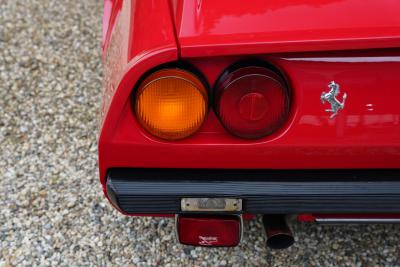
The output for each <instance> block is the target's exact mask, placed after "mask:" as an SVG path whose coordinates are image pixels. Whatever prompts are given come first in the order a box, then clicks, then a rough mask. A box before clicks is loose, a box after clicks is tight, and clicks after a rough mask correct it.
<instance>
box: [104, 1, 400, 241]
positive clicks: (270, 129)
mask: <svg viewBox="0 0 400 267" xmlns="http://www.w3.org/2000/svg"><path fill="white" fill-rule="evenodd" d="M317 2H318V1H306V2H305V3H297V4H284V3H280V4H277V3H265V1H254V3H252V5H248V6H245V7H244V6H243V4H241V2H240V1H180V0H171V1H159V2H157V4H154V3H153V2H152V1H131V0H106V2H105V3H106V4H105V16H104V28H105V30H104V31H103V62H104V70H105V72H104V76H105V80H104V94H103V106H102V111H101V122H100V138H99V166H100V179H101V183H102V185H103V189H104V192H105V195H106V196H107V198H108V199H109V200H110V202H111V203H112V204H113V206H114V207H115V208H117V209H118V210H119V211H121V212H122V213H124V214H126V215H134V216H139V215H140V216H174V217H175V220H176V225H177V237H178V239H179V241H180V242H181V243H183V244H188V245H200V246H235V245H237V244H238V243H239V242H240V239H241V237H242V236H243V220H244V219H250V218H252V217H253V215H257V214H261V215H263V223H264V226H265V232H266V234H267V237H268V241H267V243H268V245H269V246H270V247H272V248H285V247H287V246H289V245H291V244H292V243H293V237H292V233H291V231H290V228H289V227H288V225H287V222H286V218H287V216H291V215H294V216H296V217H297V218H298V219H299V220H301V221H309V222H319V223H366V222H378V223H394V222H400V107H399V104H398V103H399V99H400V98H399V97H400V48H399V47H400V19H399V17H398V16H397V15H396V14H397V13H396V8H397V10H398V8H399V7H400V6H399V4H398V3H397V2H396V1H389V0H387V1H370V2H368V3H364V2H360V3H359V1H356V0H346V1H342V2H340V3H336V2H334V1H327V3H322V4H321V3H320V4H318V3H317ZM360 8H362V10H363V12H359V9H360ZM333 11H335V12H333ZM378 11H379V12H378ZM332 12H333V13H332ZM332 14H336V15H334V16H333V15H332ZM372 18H373V19H372Z"/></svg>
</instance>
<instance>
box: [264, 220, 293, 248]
mask: <svg viewBox="0 0 400 267" xmlns="http://www.w3.org/2000/svg"><path fill="white" fill-rule="evenodd" d="M263 225H264V229H265V233H266V235H267V246H268V247H269V248H271V249H285V248H288V247H290V246H291V245H293V243H294V238H293V234H292V231H290V228H289V226H288V225H287V222H286V216H285V215H282V214H265V215H263Z"/></svg>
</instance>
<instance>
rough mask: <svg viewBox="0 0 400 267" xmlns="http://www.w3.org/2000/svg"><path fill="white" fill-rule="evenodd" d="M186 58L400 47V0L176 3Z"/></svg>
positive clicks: (235, 0) (178, 32)
mask: <svg viewBox="0 0 400 267" xmlns="http://www.w3.org/2000/svg"><path fill="white" fill-rule="evenodd" d="M172 3H173V11H174V18H175V24H176V28H177V35H178V38H179V44H180V48H181V55H182V56H183V57H203V56H215V55H228V54H229V55H237V54H261V53H276V52H292V51H295V52H297V51H327V50H344V49H370V48H389V47H399V46H400V17H399V16H398V10H399V6H398V5H399V3H398V1H397V0H382V1H376V0H367V1H365V0H344V1H338V0H289V1H265V0H254V1H251V2H248V3H245V4H244V3H243V1H241V0H232V1H183V0H174V1H172Z"/></svg>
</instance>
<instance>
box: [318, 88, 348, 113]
mask: <svg viewBox="0 0 400 267" xmlns="http://www.w3.org/2000/svg"><path fill="white" fill-rule="evenodd" d="M328 87H329V88H330V89H331V90H330V91H329V92H327V93H325V92H323V93H322V94H321V102H322V104H325V101H326V102H328V103H329V104H331V108H330V109H325V111H326V112H332V114H331V116H330V118H331V119H332V118H334V117H335V116H336V115H337V114H338V112H339V111H340V110H341V109H343V108H344V103H345V102H346V98H347V94H346V93H344V94H343V98H342V103H340V101H339V100H337V98H336V96H337V95H338V94H339V92H340V86H339V84H337V83H335V82H334V81H331V82H330V83H329V84H328Z"/></svg>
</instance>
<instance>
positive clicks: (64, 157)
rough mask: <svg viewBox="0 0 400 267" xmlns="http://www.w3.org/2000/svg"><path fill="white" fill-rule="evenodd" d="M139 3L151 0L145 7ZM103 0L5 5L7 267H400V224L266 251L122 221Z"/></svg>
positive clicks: (0, 125)
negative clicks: (115, 189) (107, 101)
mask: <svg viewBox="0 0 400 267" xmlns="http://www.w3.org/2000/svg"><path fill="white" fill-rule="evenodd" d="M143 1H144V0H143ZM101 12H102V1H100V0H86V1H83V0H82V1H60V0H0V148H1V154H0V174H1V178H0V266H1V267H2V266H14V265H18V266H38V265H40V266H49V265H51V266H92V265H93V266H114V265H123V266H126V265H131V266H199V265H204V266H215V265H217V266H218V265H221V266H223V265H228V266H232V265H233V266H246V265H255V266H268V265H274V266H275V265H276V266H309V265H314V266H400V246H399V241H400V231H399V230H400V228H399V226H393V225H386V226H342V227H332V226H330V227H327V226H324V227H320V226H317V225H307V224H301V223H295V224H294V225H293V230H294V232H295V235H296V241H297V242H296V244H295V245H294V246H293V247H291V248H290V249H288V250H285V251H270V250H268V249H266V247H265V246H264V242H265V240H264V237H263V236H262V235H261V229H262V228H261V224H260V220H259V218H258V219H257V220H254V221H251V222H248V223H247V224H246V231H245V232H246V236H245V238H244V241H243V242H242V243H241V245H240V246H239V247H236V248H231V249H207V248H192V247H184V246H181V245H179V244H177V243H176V241H175V237H174V235H173V220H171V219H149V218H130V217H125V216H123V215H121V214H119V213H118V212H116V211H115V210H114V209H112V208H111V207H110V205H109V204H108V203H107V201H106V200H105V199H104V197H103V195H102V191H101V187H100V183H99V182H98V171H97V161H96V160H97V151H96V146H97V145H96V128H97V114H98V111H99V107H100V99H101V98H100V92H101V84H102V82H101V80H102V78H101V60H100V35H101Z"/></svg>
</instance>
